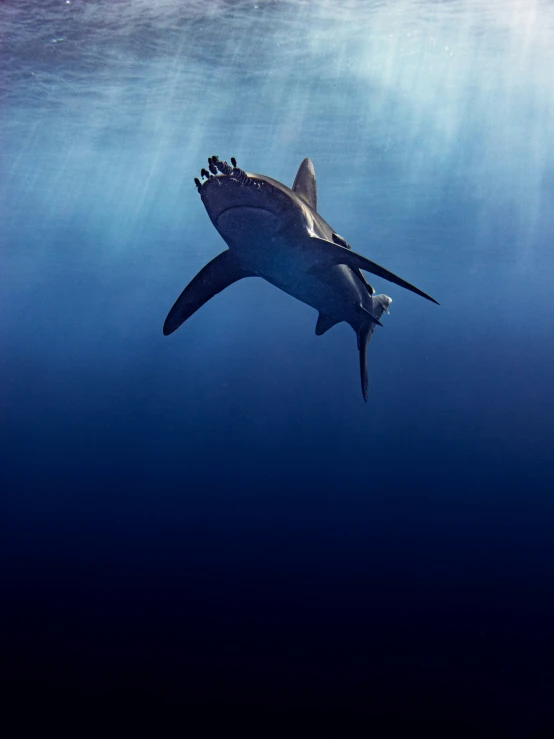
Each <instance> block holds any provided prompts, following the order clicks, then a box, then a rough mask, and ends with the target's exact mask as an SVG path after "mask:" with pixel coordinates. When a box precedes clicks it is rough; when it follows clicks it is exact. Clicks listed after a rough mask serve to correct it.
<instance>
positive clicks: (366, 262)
mask: <svg viewBox="0 0 554 739" xmlns="http://www.w3.org/2000/svg"><path fill="white" fill-rule="evenodd" d="M311 241H312V243H313V245H314V246H315V247H316V250H317V252H318V254H319V259H318V260H317V265H316V266H317V267H318V268H319V267H321V266H322V264H327V265H329V266H331V265H334V264H346V265H347V266H348V267H350V268H351V269H354V270H356V269H363V270H364V271H365V272H371V273H372V274H374V275H377V276H378V277H382V278H383V279H385V280H388V281H389V282H394V284H395V285H400V287H403V288H405V289H406V290H410V291H411V292H413V293H415V294H416V295H421V297H422V298H426V299H427V300H430V301H431V302H432V303H437V305H439V303H438V302H437V301H436V300H435V299H434V298H432V297H431V296H430V295H427V293H424V292H423V291H422V290H420V289H419V288H417V287H414V285H410V283H409V282H406V280H403V279H402V278H401V277H397V275H395V274H393V273H392V272H389V270H388V269H385V268H384V267H381V266H380V265H378V264H376V263H375V262H372V261H371V259H366V257H362V255H361V254H356V252H355V251H351V250H350V249H345V248H344V246H339V245H338V244H334V243H333V242H331V241H326V240H325V239H320V238H319V237H317V236H312V237H311Z"/></svg>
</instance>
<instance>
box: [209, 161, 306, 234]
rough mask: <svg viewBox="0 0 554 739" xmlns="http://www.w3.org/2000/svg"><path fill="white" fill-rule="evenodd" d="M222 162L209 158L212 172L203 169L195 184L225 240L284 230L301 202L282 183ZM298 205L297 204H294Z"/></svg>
mask: <svg viewBox="0 0 554 739" xmlns="http://www.w3.org/2000/svg"><path fill="white" fill-rule="evenodd" d="M231 161H232V162H233V166H230V165H229V164H227V162H222V161H221V160H220V159H218V157H215V156H214V157H210V159H209V160H208V163H209V167H210V172H211V174H209V173H208V172H207V170H205V169H203V170H202V173H201V176H202V177H204V178H206V179H205V180H204V181H203V182H200V180H198V179H196V180H195V182H196V187H197V189H198V192H199V193H200V197H201V198H202V202H203V204H204V207H205V208H206V211H207V213H208V215H209V217H210V220H211V222H212V223H213V225H214V226H215V227H216V229H217V230H218V231H219V233H220V234H221V236H222V237H223V238H224V239H225V241H226V242H227V243H228V244H230V245H232V244H236V243H240V244H244V243H245V242H247V241H249V240H250V241H251V240H252V239H253V238H256V239H258V240H259V239H264V240H267V239H268V238H269V239H271V238H272V237H273V236H275V235H276V234H277V232H278V231H279V230H282V228H283V224H284V222H286V221H287V216H289V217H290V215H291V214H292V213H296V214H297V215H298V203H297V202H296V201H295V199H294V195H293V196H292V198H291V195H292V193H289V192H287V188H284V187H283V186H282V185H281V183H279V182H277V181H276V180H272V179H270V178H269V177H266V176H264V175H257V174H253V173H251V172H245V171H244V170H242V169H239V168H238V167H236V166H235V165H236V162H235V161H234V159H232V160H231ZM295 206H296V207H295Z"/></svg>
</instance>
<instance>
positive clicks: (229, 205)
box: [163, 156, 437, 401]
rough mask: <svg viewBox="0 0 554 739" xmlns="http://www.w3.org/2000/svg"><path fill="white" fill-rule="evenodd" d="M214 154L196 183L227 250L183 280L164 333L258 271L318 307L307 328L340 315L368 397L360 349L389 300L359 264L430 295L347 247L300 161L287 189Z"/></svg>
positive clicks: (309, 167)
mask: <svg viewBox="0 0 554 739" xmlns="http://www.w3.org/2000/svg"><path fill="white" fill-rule="evenodd" d="M231 163H232V166H231V165H229V164H227V162H222V161H221V160H220V159H218V157H216V156H213V157H210V158H209V159H208V166H209V170H210V172H211V174H210V173H209V172H207V171H206V170H205V169H203V170H202V171H201V177H202V178H203V182H200V180H198V179H197V178H195V180H194V181H195V183H196V187H197V189H198V192H199V193H200V197H201V198H202V202H203V203H204V207H205V208H206V211H207V212H208V215H209V217H210V220H211V221H212V223H213V225H214V226H215V227H216V229H217V231H218V232H219V233H220V234H221V236H222V237H223V239H224V241H225V242H226V244H227V246H228V247H229V248H228V250H227V251H224V252H223V253H222V254H219V255H218V256H217V257H215V259H212V261H211V262H209V263H208V264H207V265H206V266H205V267H203V269H201V270H200V272H199V273H198V274H197V275H196V277H195V278H194V279H193V280H192V281H191V282H190V283H189V285H187V287H186V288H185V289H184V290H183V292H182V293H181V295H180V296H179V298H178V299H177V301H176V303H175V305H174V306H173V308H172V309H171V310H170V311H169V314H168V316H167V318H166V320H165V323H164V327H163V332H164V334H165V335H166V336H167V335H168V334H171V333H173V331H175V330H176V329H178V328H179V326H180V325H181V324H182V323H184V321H186V320H187V318H190V316H192V314H193V313H195V312H196V311H197V310H198V309H199V308H200V307H201V306H202V305H204V303H206V302H207V301H208V300H209V299H210V298H212V297H213V296H214V295H216V294H217V293H219V292H221V291H222V290H224V289H225V288H226V287H228V286H229V285H231V284H233V282H236V281H237V280H240V279H242V278H243V277H263V278H264V280H267V281H268V282H270V283H271V284H272V285H275V287H278V288H279V289H280V290H283V291H284V292H286V293H288V294H289V295H292V296H293V297H295V298H297V299H298V300H301V301H302V302H303V303H307V304H308V305H311V306H312V307H313V308H315V309H316V310H317V311H319V318H318V320H317V325H316V329H315V332H316V334H317V335H318V336H321V334H324V333H325V332H326V331H328V330H329V329H330V328H331V327H332V326H334V325H335V324H337V323H340V322H341V321H345V322H346V323H349V324H350V325H351V326H352V328H353V329H354V331H355V332H356V335H357V337H358V350H359V353H360V374H361V380H362V393H363V396H364V400H366V401H367V399H368V370H367V358H366V352H367V347H368V344H369V340H370V339H371V336H372V334H373V331H374V329H375V325H376V324H378V325H379V326H381V325H382V324H381V322H380V320H379V319H380V318H381V316H382V315H383V312H384V311H387V313H388V306H389V304H390V303H391V299H390V298H389V297H387V296H386V295H375V294H374V290H373V288H372V287H371V285H369V284H368V283H367V282H366V281H365V278H364V277H363V275H362V273H361V271H360V270H364V271H366V272H371V273H372V274H374V275H377V276H378V277H383V278H384V279H385V280H389V282H393V283H395V284H396V285H400V286H401V287H404V288H406V289H407V290H411V291H412V292H414V293H416V294H417V295H421V296H422V297H424V298H427V300H431V301H432V302H433V303H437V301H436V300H434V299H433V298H431V297H430V296H429V295H427V294H426V293H424V292H422V291H421V290H419V289H418V288H417V287H414V286H413V285H410V283H408V282H406V281H405V280H403V279H401V278H400V277H397V276H396V275H394V274H393V273H392V272H389V270H387V269H385V268H384V267H380V266H379V265H378V264H375V262H372V261H370V260H369V259H366V258H365V257H363V256H361V255H360V254H356V252H354V251H352V249H351V247H350V246H349V244H348V243H347V242H346V241H345V240H344V239H343V238H342V237H341V236H339V235H338V234H337V233H335V231H333V229H332V228H331V227H330V226H329V225H328V224H327V223H326V222H325V221H324V220H323V218H322V217H321V216H320V215H319V213H318V212H317V190H316V180H315V172H314V167H313V164H312V162H311V161H310V159H304V161H303V162H302V164H301V165H300V168H299V170H298V173H297V175H296V178H295V180H294V184H293V186H292V190H291V189H290V188H288V187H287V186H286V185H283V184H282V183H281V182H277V180H273V179H272V178H271V177H266V176H265V175H260V174H252V173H250V172H244V171H243V170H242V169H239V168H238V167H237V166H236V162H235V160H234V159H231Z"/></svg>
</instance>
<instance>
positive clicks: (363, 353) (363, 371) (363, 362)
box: [358, 323, 375, 403]
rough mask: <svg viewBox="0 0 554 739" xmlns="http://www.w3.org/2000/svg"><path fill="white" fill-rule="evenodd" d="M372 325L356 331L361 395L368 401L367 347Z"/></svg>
mask: <svg viewBox="0 0 554 739" xmlns="http://www.w3.org/2000/svg"><path fill="white" fill-rule="evenodd" d="M373 326H375V324H374V323H370V324H369V325H367V326H364V327H363V328H361V329H360V330H359V331H358V349H359V350H360V377H361V380H362V393H363V396H364V400H365V402H366V403H367V400H368V397H369V395H368V388H369V373H368V371H367V347H368V345H369V340H370V338H371V334H372V327H373Z"/></svg>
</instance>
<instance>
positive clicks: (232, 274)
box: [163, 251, 255, 336]
mask: <svg viewBox="0 0 554 739" xmlns="http://www.w3.org/2000/svg"><path fill="white" fill-rule="evenodd" d="M253 276H255V273H254V272H251V271H249V270H247V269H245V268H244V267H243V266H242V264H241V262H240V260H238V259H237V258H236V256H235V255H234V254H233V253H232V252H231V251H224V252H223V253H222V254H219V255H218V256H217V257H215V259H212V261H211V262H208V264H207V265H206V266H205V267H202V269H201V270H200V272H199V273H198V274H197V275H196V277H194V278H193V279H192V280H191V282H189V284H188V285H187V286H186V287H185V289H184V290H183V292H182V293H181V294H180V295H179V297H178V298H177V300H176V302H175V305H174V306H173V308H172V309H171V310H170V311H169V313H168V315H167V318H166V319H165V323H164V327H163V332H164V334H165V336H168V335H169V334H172V333H173V332H174V331H176V330H177V329H178V328H179V326H180V325H181V324H182V323H184V322H185V321H186V320H187V318H190V317H191V316H192V314H193V313H195V312H196V311H197V310H198V309H199V308H201V307H202V306H203V305H204V303H207V302H208V300H209V299H210V298H213V296H214V295H217V293H220V292H221V291H222V290H224V289H225V288H226V287H228V286H229V285H232V284H233V282H236V281H237V280H241V279H242V278H243V277H253Z"/></svg>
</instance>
